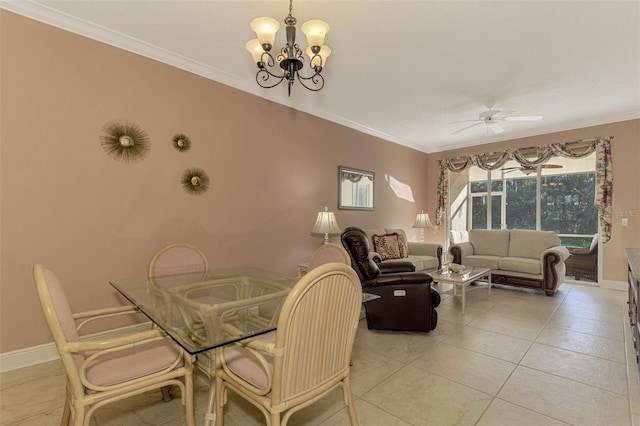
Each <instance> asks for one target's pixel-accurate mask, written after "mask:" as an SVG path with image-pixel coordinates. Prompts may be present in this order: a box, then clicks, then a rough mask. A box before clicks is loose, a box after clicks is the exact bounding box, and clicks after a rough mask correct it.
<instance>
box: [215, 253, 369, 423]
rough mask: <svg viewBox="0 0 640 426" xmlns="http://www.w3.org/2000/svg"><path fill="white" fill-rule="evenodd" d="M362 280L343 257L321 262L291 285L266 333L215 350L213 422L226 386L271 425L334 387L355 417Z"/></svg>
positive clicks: (219, 416)
mask: <svg viewBox="0 0 640 426" xmlns="http://www.w3.org/2000/svg"><path fill="white" fill-rule="evenodd" d="M361 303H362V287H361V285H360V280H359V279H358V276H357V275H356V273H355V271H354V270H353V269H352V268H351V267H349V266H347V265H344V264H342V263H338V262H332V263H327V264H324V265H320V266H318V267H316V268H315V269H313V270H311V271H309V272H308V273H307V274H306V275H304V276H303V277H302V278H301V279H300V280H299V281H298V283H297V284H296V285H295V286H294V287H293V289H292V290H291V292H290V293H289V295H288V296H287V299H286V301H285V302H284V305H283V307H282V310H281V312H280V316H279V318H278V327H277V329H276V331H275V332H274V333H272V339H268V338H265V339H253V340H248V341H243V342H240V343H238V344H236V345H233V346H229V347H226V348H224V349H223V350H221V351H220V352H219V353H220V364H219V365H220V367H219V368H218V369H217V370H216V388H215V399H216V401H215V413H216V425H217V426H222V425H223V424H224V413H223V406H224V404H225V402H226V392H227V389H231V390H233V391H234V392H235V393H237V394H238V395H239V396H241V397H242V398H244V399H246V400H247V401H248V402H250V403H251V404H253V405H254V406H256V407H258V408H259V409H260V411H261V412H262V413H263V415H264V416H265V419H266V424H267V425H268V426H269V425H272V426H279V425H286V424H287V422H288V421H289V419H290V416H291V415H292V414H294V413H296V412H297V411H299V410H300V409H302V408H304V407H307V406H309V405H311V404H312V403H314V402H316V401H318V400H320V399H322V398H324V397H325V396H327V395H328V394H329V393H330V392H331V391H333V390H334V389H336V388H339V387H341V388H342V391H343V394H344V401H345V404H346V405H347V408H348V413H349V419H350V422H351V425H352V426H355V425H357V424H358V417H357V414H356V410H355V406H354V401H353V394H352V391H351V381H350V376H349V372H350V367H349V362H350V359H351V351H352V348H353V341H354V339H355V335H356V329H357V327H358V318H359V314H360V305H361Z"/></svg>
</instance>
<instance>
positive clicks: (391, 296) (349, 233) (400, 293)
mask: <svg viewBox="0 0 640 426" xmlns="http://www.w3.org/2000/svg"><path fill="white" fill-rule="evenodd" d="M340 239H341V241H342V245H343V246H344V248H345V249H346V250H347V252H348V253H349V256H350V257H351V266H352V267H353V269H354V270H355V271H356V272H357V274H358V277H360V282H361V283H362V291H363V292H366V293H372V294H377V295H379V296H381V298H380V299H376V300H373V301H371V302H367V303H365V304H364V307H365V312H366V318H367V327H368V328H369V329H374V330H404V331H431V330H433V329H434V328H436V325H437V324H438V313H437V312H436V310H435V308H436V307H437V306H438V305H439V304H440V294H438V292H437V291H435V290H434V289H432V288H431V282H432V281H433V280H432V278H431V276H430V275H429V274H427V273H426V272H415V267H414V266H413V264H412V263H411V262H386V263H376V262H374V261H373V260H372V259H370V258H369V253H370V251H371V248H370V244H369V239H368V237H367V234H366V233H365V232H364V231H363V230H362V229H360V228H356V227H354V226H350V227H348V228H345V230H344V232H343V233H342V235H341V237H340Z"/></svg>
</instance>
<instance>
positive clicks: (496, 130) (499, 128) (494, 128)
mask: <svg viewBox="0 0 640 426" xmlns="http://www.w3.org/2000/svg"><path fill="white" fill-rule="evenodd" d="M488 126H489V128H490V129H491V131H492V132H493V134H494V135H497V134H500V133H502V132H504V129H503V128H502V126H501V125H499V124H498V123H491V124H489V125H488Z"/></svg>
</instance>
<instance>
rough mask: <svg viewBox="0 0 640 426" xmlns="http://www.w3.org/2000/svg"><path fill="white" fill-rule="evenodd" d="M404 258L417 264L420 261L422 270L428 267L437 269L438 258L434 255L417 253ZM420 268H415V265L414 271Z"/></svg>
mask: <svg viewBox="0 0 640 426" xmlns="http://www.w3.org/2000/svg"><path fill="white" fill-rule="evenodd" d="M404 260H408V261H410V262H413V264H414V265H417V264H418V262H420V263H421V264H422V270H423V271H424V270H429V269H438V258H437V257H434V256H418V255H410V256H409V257H407V258H406V259H404ZM419 270H420V269H417V267H416V271H419Z"/></svg>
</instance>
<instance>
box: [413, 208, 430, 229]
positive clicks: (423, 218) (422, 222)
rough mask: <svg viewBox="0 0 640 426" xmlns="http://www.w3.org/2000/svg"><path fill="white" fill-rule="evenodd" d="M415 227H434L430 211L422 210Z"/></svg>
mask: <svg viewBox="0 0 640 426" xmlns="http://www.w3.org/2000/svg"><path fill="white" fill-rule="evenodd" d="M413 228H433V224H432V223H431V221H430V220H429V213H425V212H421V213H418V215H417V216H416V223H414V224H413Z"/></svg>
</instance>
